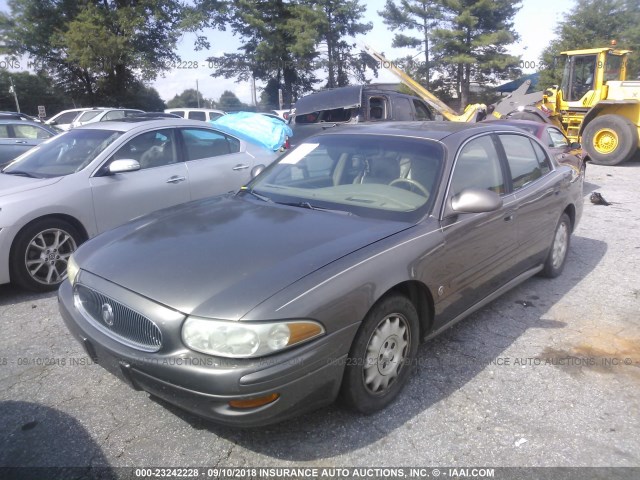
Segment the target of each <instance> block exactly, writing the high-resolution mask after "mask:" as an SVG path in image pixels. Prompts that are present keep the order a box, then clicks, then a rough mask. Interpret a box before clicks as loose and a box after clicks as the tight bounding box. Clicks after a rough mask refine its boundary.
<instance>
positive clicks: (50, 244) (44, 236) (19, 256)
mask: <svg viewBox="0 0 640 480" xmlns="http://www.w3.org/2000/svg"><path fill="white" fill-rule="evenodd" d="M81 241H82V236H81V235H80V232H78V230H77V229H76V228H75V227H74V226H73V225H71V224H70V223H69V222H66V221H64V220H59V219H43V220H38V221H36V222H34V223H32V224H31V225H28V226H27V227H25V228H24V229H23V230H22V231H21V232H20V233H19V234H18V235H17V236H16V238H15V240H14V243H13V247H12V248H11V258H10V262H11V280H12V282H15V283H16V284H18V285H20V286H21V287H23V288H26V289H27V290H31V291H34V292H46V291H50V290H55V289H56V288H58V286H59V285H60V284H61V283H62V282H63V280H64V279H65V278H67V262H68V261H69V257H70V256H71V254H72V253H73V252H75V251H76V249H77V248H78V245H79V244H80V243H81Z"/></svg>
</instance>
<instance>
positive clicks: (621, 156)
mask: <svg viewBox="0 0 640 480" xmlns="http://www.w3.org/2000/svg"><path fill="white" fill-rule="evenodd" d="M582 139H583V140H582V143H583V146H584V149H585V150H586V151H587V153H588V155H589V158H590V159H591V161H592V162H593V163H597V164H599V165H618V164H619V163H622V162H625V161H627V160H629V158H631V157H632V156H633V154H634V153H635V151H636V150H637V149H638V129H637V127H636V126H635V125H634V124H633V123H631V121H629V120H628V119H627V118H625V117H621V116H620V115H602V116H601V117H596V118H595V119H593V120H592V121H591V123H589V125H587V126H586V127H585V129H584V132H583V134H582Z"/></svg>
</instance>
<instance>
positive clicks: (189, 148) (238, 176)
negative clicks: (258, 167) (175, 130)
mask: <svg viewBox="0 0 640 480" xmlns="http://www.w3.org/2000/svg"><path fill="white" fill-rule="evenodd" d="M179 132H180V136H181V139H182V147H183V152H184V159H185V162H186V167H187V171H188V175H189V189H190V195H191V199H193V200H195V199H197V198H204V197H209V196H212V195H219V194H221V193H227V192H230V191H235V190H238V189H239V188H240V187H241V186H242V185H244V184H245V183H247V182H248V181H249V180H250V179H251V169H252V168H253V165H254V162H255V160H254V158H253V157H251V156H250V155H248V154H247V153H245V152H241V151H240V147H241V143H240V140H238V139H236V138H234V137H231V136H230V135H226V134H223V133H221V132H218V131H216V130H212V129H208V128H207V129H205V128H197V127H190V128H181V129H179Z"/></svg>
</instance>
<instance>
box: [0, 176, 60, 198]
mask: <svg viewBox="0 0 640 480" xmlns="http://www.w3.org/2000/svg"><path fill="white" fill-rule="evenodd" d="M60 180H62V177H54V178H31V177H23V176H21V175H8V174H6V173H0V197H4V196H6V195H12V194H14V193H22V192H26V191H28V190H33V189H35V188H42V187H47V186H49V185H53V184H54V183H58V182H59V181H60Z"/></svg>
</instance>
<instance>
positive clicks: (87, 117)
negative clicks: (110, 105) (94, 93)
mask: <svg viewBox="0 0 640 480" xmlns="http://www.w3.org/2000/svg"><path fill="white" fill-rule="evenodd" d="M101 113H102V110H89V111H88V112H84V113H83V114H82V115H80V116H79V117H78V118H77V120H76V122H88V121H89V120H91V119H92V118H95V117H97V116H98V115H100V114H101Z"/></svg>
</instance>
